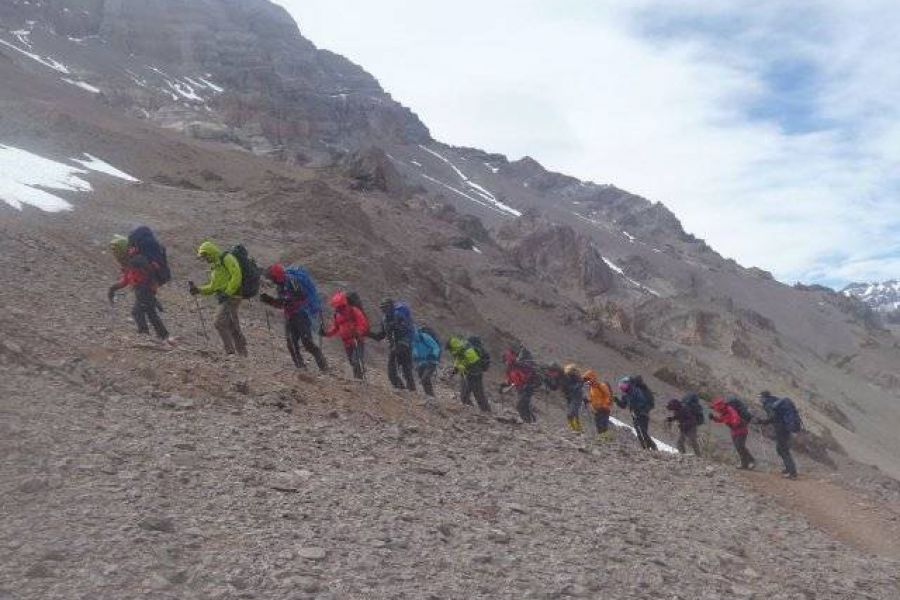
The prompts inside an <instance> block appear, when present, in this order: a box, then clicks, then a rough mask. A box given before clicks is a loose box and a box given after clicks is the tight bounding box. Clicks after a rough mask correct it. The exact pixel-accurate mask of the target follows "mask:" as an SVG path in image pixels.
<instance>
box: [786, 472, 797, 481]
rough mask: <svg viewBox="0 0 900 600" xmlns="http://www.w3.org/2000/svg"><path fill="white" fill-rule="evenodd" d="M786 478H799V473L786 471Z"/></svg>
mask: <svg viewBox="0 0 900 600" xmlns="http://www.w3.org/2000/svg"><path fill="white" fill-rule="evenodd" d="M784 478H785V479H791V480H793V479H797V474H796V473H785V474H784Z"/></svg>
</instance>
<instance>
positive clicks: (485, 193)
mask: <svg viewBox="0 0 900 600" xmlns="http://www.w3.org/2000/svg"><path fill="white" fill-rule="evenodd" d="M419 148H421V149H422V150H424V151H425V152H427V153H429V154H431V155H432V156H434V157H436V158H437V159H438V160H440V161H442V162H444V163H446V164H447V165H449V166H450V168H451V169H453V172H454V173H456V174H457V175H458V176H459V178H460V179H462V181H463V183H465V184H466V185H467V186H469V187H470V188H472V190H474V191H475V193H476V194H478V195H479V196H481V198H482V199H483V200H485V201H486V202H488V203H490V204H491V205H492V206H493V207H494V208H496V209H497V210H498V212H505V213H508V214H510V215H512V216H514V217H521V216H522V212H521V211H518V210H516V209H515V208H513V207H511V206H509V205H507V204H504V203H503V202H500V201H499V200H498V199H497V197H496V196H494V194H492V193H491V192H490V191H489V190H487V189H485V188H484V187H482V186H481V185H479V184H477V183H475V182H474V181H472V180H471V179H469V178H468V177H467V176H466V174H465V173H463V172H462V171H460V170H459V168H458V167H457V166H456V165H454V164H453V162H451V161H450V159H448V158H447V157H446V156H444V155H443V154H440V153H439V152H436V151H434V150H432V149H431V148H427V147H425V146H423V145H422V144H419ZM479 204H483V203H481V202H480V203H479Z"/></svg>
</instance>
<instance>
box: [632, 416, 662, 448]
mask: <svg viewBox="0 0 900 600" xmlns="http://www.w3.org/2000/svg"><path fill="white" fill-rule="evenodd" d="M631 419H632V421H633V422H634V430H635V431H636V432H637V438H638V441H639V442H640V443H641V448H643V449H645V450H656V442H654V441H653V438H652V437H650V415H647V414H640V413H631Z"/></svg>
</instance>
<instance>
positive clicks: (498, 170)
mask: <svg viewBox="0 0 900 600" xmlns="http://www.w3.org/2000/svg"><path fill="white" fill-rule="evenodd" d="M484 166H486V167H487V168H488V169H490V170H491V173H493V174H494V175H496V174H497V173H499V172H500V167H495V166H494V165H492V164H491V163H484Z"/></svg>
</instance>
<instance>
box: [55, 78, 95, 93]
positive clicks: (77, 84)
mask: <svg viewBox="0 0 900 600" xmlns="http://www.w3.org/2000/svg"><path fill="white" fill-rule="evenodd" d="M62 80H63V81H65V82H66V83H68V84H69V85H74V86H75V87H78V88H81V89H83V90H84V91H86V92H90V93H92V94H99V93H100V88H98V87H94V86H92V85H91V84H89V83H85V82H84V81H75V80H74V79H69V78H68V77H63V78H62Z"/></svg>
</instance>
